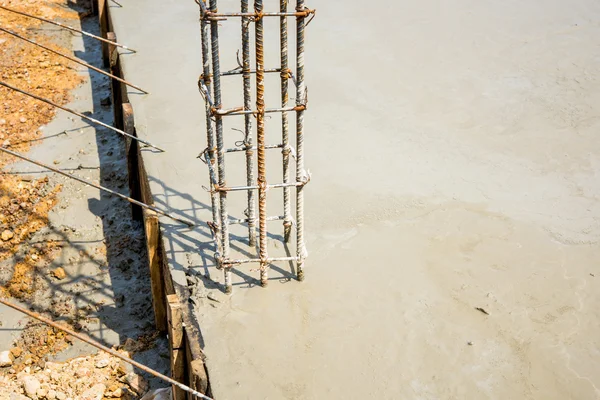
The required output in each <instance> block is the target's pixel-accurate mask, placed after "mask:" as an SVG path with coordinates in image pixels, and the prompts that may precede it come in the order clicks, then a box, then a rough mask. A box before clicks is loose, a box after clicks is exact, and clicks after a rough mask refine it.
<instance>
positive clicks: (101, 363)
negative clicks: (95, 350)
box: [96, 358, 108, 368]
mask: <svg viewBox="0 0 600 400" xmlns="http://www.w3.org/2000/svg"><path fill="white" fill-rule="evenodd" d="M105 367H108V358H101V359H100V360H98V361H96V368H105Z"/></svg>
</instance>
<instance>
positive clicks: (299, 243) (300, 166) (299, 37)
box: [296, 0, 307, 281]
mask: <svg viewBox="0 0 600 400" xmlns="http://www.w3.org/2000/svg"><path fill="white" fill-rule="evenodd" d="M304 10H305V6H304V0H296V11H297V12H302V11H304ZM305 27H306V20H305V17H296V84H297V85H296V106H298V111H296V181H297V183H300V182H306V179H307V176H306V172H305V171H304V106H305V105H306V87H305V84H304V28H305ZM296 256H297V257H298V262H297V264H296V274H297V277H298V280H299V281H302V280H304V259H305V257H306V248H305V244H304V185H299V186H296Z"/></svg>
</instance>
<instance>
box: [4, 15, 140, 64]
mask: <svg viewBox="0 0 600 400" xmlns="http://www.w3.org/2000/svg"><path fill="white" fill-rule="evenodd" d="M0 9H2V10H6V11H9V12H11V13H15V14H19V15H23V16H25V17H29V18H33V19H37V20H38V21H43V22H46V23H48V24H52V25H56V26H60V27H61V28H64V29H68V30H70V31H72V32H77V33H81V34H82V35H84V36H88V37H91V38H93V39H96V40H99V41H101V42H104V43H108V44H112V45H113V46H117V47H120V48H122V49H125V50H128V51H131V52H134V53H137V52H136V51H135V50H134V49H132V48H130V47H127V46H125V45H122V44H119V43H117V42H113V41H112V40H108V39H105V38H103V37H100V36H96V35H94V34H91V33H89V32H86V31H82V30H80V29H77V28H73V27H72V26H69V25H64V24H61V23H60V22H56V21H52V20H50V19H46V18H42V17H38V16H36V15H33V14H28V13H25V12H22V11H17V10H13V9H12V8H8V7H4V6H2V5H0Z"/></svg>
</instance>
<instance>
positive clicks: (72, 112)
mask: <svg viewBox="0 0 600 400" xmlns="http://www.w3.org/2000/svg"><path fill="white" fill-rule="evenodd" d="M0 86H4V87H7V88H9V89H11V90H14V91H15V92H19V93H22V94H24V95H26V96H29V97H32V98H34V99H36V100H39V101H42V102H44V103H46V104H49V105H51V106H53V107H56V108H60V109H61V110H64V111H66V112H68V113H71V114H73V115H77V116H78V117H79V118H83V119H85V120H86V121H90V122H92V123H94V124H96V125H100V126H102V127H104V128H106V129H110V130H111V131H113V132H117V133H118V134H120V135H123V136H126V137H128V138H130V139H133V140H135V141H138V142H140V143H143V144H145V145H146V146H148V147H152V148H154V149H156V150H159V151H161V152H164V150H163V149H161V148H160V147H158V146H155V145H153V144H152V143H150V142H148V141H146V140H142V139H140V138H138V137H137V136H133V135H130V134H129V133H127V132H125V131H122V130H121V129H117V128H115V127H113V126H110V125H108V124H105V123H104V122H102V121H98V120H97V119H94V118H91V117H88V116H87V115H84V114H82V113H80V112H77V111H75V110H71V109H70V108H67V107H64V106H61V105H60V104H56V103H55V102H53V101H50V100H48V99H45V98H43V97H40V96H38V95H35V94H33V93H29V92H26V91H25V90H22V89H19V88H16V87H14V86H11V85H9V84H8V83H6V82H2V81H0Z"/></svg>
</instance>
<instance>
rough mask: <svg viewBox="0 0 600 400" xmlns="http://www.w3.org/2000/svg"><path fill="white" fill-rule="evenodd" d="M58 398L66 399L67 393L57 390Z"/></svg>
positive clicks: (59, 399)
mask: <svg viewBox="0 0 600 400" xmlns="http://www.w3.org/2000/svg"><path fill="white" fill-rule="evenodd" d="M56 398H57V399H58V400H65V399H66V398H67V395H66V394H64V393H63V392H56Z"/></svg>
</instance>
